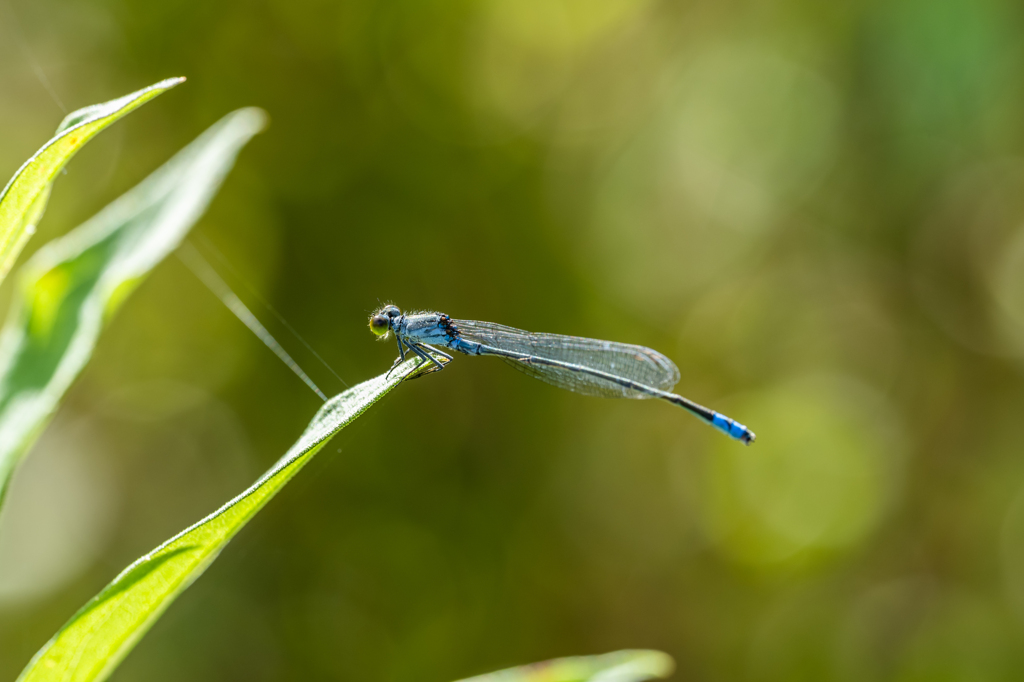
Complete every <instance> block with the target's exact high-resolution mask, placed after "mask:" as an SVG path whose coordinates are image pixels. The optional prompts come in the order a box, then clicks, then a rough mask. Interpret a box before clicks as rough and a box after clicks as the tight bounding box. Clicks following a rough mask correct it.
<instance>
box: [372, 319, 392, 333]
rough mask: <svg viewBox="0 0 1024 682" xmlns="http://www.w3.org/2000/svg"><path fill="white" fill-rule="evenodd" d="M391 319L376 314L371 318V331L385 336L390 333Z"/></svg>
mask: <svg viewBox="0 0 1024 682" xmlns="http://www.w3.org/2000/svg"><path fill="white" fill-rule="evenodd" d="M390 326H391V321H390V320H389V319H388V318H386V317H384V316H383V315H374V316H373V317H371V318H370V331H371V332H373V333H374V334H376V335H377V336H384V335H385V334H387V333H388V329H389V328H390Z"/></svg>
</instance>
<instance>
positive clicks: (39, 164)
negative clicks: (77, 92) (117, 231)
mask: <svg viewBox="0 0 1024 682" xmlns="http://www.w3.org/2000/svg"><path fill="white" fill-rule="evenodd" d="M183 80H184V79H183V78H169V79H167V80H163V81H160V82H159V83H157V84H156V85H151V86H149V87H148V88H143V89H142V90H139V91H137V92H133V93H131V94H130V95H125V96H124V97H119V98H118V99H114V100H111V101H109V102H104V103H103V104H93V105H92V106H88V107H85V108H83V109H79V110H78V111H73V112H71V113H70V114H68V115H67V116H65V117H64V120H63V121H61V124H60V125H59V126H58V127H57V132H56V133H55V134H54V136H53V139H51V140H50V141H49V142H47V143H46V144H45V145H43V147H42V148H41V149H40V150H39V151H38V152H36V153H35V154H33V155H32V158H30V159H29V160H28V161H26V162H25V164H24V165H23V166H22V167H21V168H19V169H18V172H17V173H15V174H14V177H13V178H11V179H10V181H9V182H8V183H7V186H6V187H4V190H3V192H0V281H3V279H4V277H6V276H7V273H8V271H9V270H10V269H11V266H12V265H14V261H15V260H16V259H17V258H18V254H19V253H21V250H22V249H23V248H25V244H26V243H27V242H28V240H29V238H30V237H31V236H32V235H33V234H35V231H36V225H37V224H38V223H39V220H40V218H42V217H43V212H44V211H45V210H46V202H47V200H48V199H49V197H50V189H51V187H52V185H53V179H54V178H55V177H57V173H59V172H60V171H61V170H62V169H63V168H64V166H65V164H67V162H68V161H70V160H71V157H72V156H74V155H75V153H76V152H77V151H78V150H79V149H81V148H82V147H83V146H84V145H85V143H86V142H88V141H89V140H91V139H92V138H93V137H95V136H96V135H97V134H98V133H99V132H100V131H101V130H103V129H104V128H106V127H107V126H109V125H110V124H111V123H114V122H115V121H117V120H118V119H120V118H121V117H123V116H125V115H126V114H128V113H130V112H132V111H134V110H135V109H137V108H139V107H140V106H142V105H143V104H145V103H146V102H148V101H149V100H151V99H153V98H154V97H156V96H157V95H160V94H163V93H164V92H166V91H167V90H170V89H171V88H173V87H174V86H175V85H178V84H179V83H181V82H182V81H183Z"/></svg>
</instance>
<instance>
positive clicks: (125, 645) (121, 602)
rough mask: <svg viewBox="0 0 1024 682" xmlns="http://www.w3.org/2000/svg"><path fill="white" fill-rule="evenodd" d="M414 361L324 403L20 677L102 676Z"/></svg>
mask: <svg viewBox="0 0 1024 682" xmlns="http://www.w3.org/2000/svg"><path fill="white" fill-rule="evenodd" d="M420 364H421V360H420V359H419V358H413V359H411V360H409V361H407V362H406V363H404V364H403V365H400V366H399V367H398V368H396V369H395V370H394V371H392V372H389V373H388V374H382V375H380V376H378V377H376V378H374V379H370V380H369V381H365V382H363V383H361V384H359V385H357V386H354V387H352V388H350V389H349V390H347V391H345V392H344V393H341V394H339V395H337V396H335V397H334V398H331V399H330V400H329V401H327V402H326V403H325V404H324V406H323V407H321V408H320V410H319V411H318V412H317V414H316V415H315V416H314V417H313V420H312V421H311V422H310V424H309V426H308V427H307V428H306V430H305V431H304V432H303V434H302V435H301V436H300V438H299V439H298V441H296V443H295V444H294V445H293V446H292V447H291V448H290V449H289V450H288V452H287V453H285V455H284V456H283V457H281V459H280V460H278V462H277V463H276V464H274V466H272V467H271V468H270V469H269V470H268V471H267V472H266V473H265V474H264V475H263V476H261V477H260V478H259V479H258V480H257V481H256V482H255V483H254V484H253V485H252V486H250V487H249V488H248V489H246V490H245V491H244V492H242V493H241V494H240V495H238V496H237V497H235V498H234V499H232V500H231V501H229V502H228V503H227V504H225V505H224V506H222V507H221V508H220V509H218V510H217V511H216V512H214V513H213V514H210V515H209V516H207V517H206V518H205V519H203V520H201V521H199V522H198V523H196V524H194V525H192V526H190V527H189V528H186V529H185V530H183V531H182V532H181V533H179V534H178V535H176V536H174V537H172V538H171V539H170V540H167V541H166V542H164V543H163V544H161V545H160V546H159V547H157V548H156V549H154V550H153V551H152V552H150V553H148V554H146V555H144V556H143V557H141V558H140V559H138V560H137V561H136V562H134V563H133V564H131V565H130V566H128V567H127V568H126V569H125V570H124V571H122V572H121V574H120V575H118V576H117V577H116V578H115V579H114V580H113V581H112V582H111V583H110V584H109V585H107V587H106V588H104V589H103V590H102V591H101V592H100V593H99V594H98V595H96V596H95V597H94V598H93V599H92V600H90V601H89V602H88V603H87V604H86V605H85V606H83V607H82V609H81V610H79V612H78V613H77V614H75V615H74V616H73V617H72V618H71V620H70V621H68V623H67V624H66V625H65V626H64V627H63V628H61V629H60V630H59V631H58V632H57V634H56V635H54V637H53V638H52V639H51V640H50V641H49V642H47V643H46V645H45V646H44V647H43V648H42V649H41V650H40V651H39V652H38V653H37V654H36V655H35V657H33V659H32V661H31V662H30V663H29V664H28V666H27V667H26V668H25V670H24V671H23V672H22V674H21V676H19V677H18V681H19V682H51V681H53V680H61V681H62V682H94V681H96V680H103V679H106V677H108V676H109V675H110V673H112V672H113V670H114V669H115V668H116V667H117V665H118V664H119V663H120V662H121V661H122V660H123V659H124V657H125V656H126V655H127V654H128V653H129V652H130V651H131V649H132V647H134V646H135V644H136V643H137V642H138V641H139V639H141V638H142V636H143V635H144V634H145V633H146V631H147V630H148V629H149V628H150V627H152V625H153V623H155V622H156V620H157V619H158V618H159V617H160V615H161V614H163V612H164V611H165V610H166V609H167V608H168V607H169V606H170V605H171V603H172V602H173V601H174V599H175V598H177V596H178V595H179V594H181V593H182V592H183V591H184V590H185V589H187V588H188V586H189V585H191V584H192V582H194V581H195V580H196V578H198V577H199V576H200V575H201V574H202V573H203V571H205V570H206V568H207V567H208V566H209V565H210V564H211V563H212V562H213V561H214V560H215V559H216V558H217V556H218V555H219V554H220V552H221V550H222V549H223V548H224V546H225V545H227V543H228V542H229V541H230V540H231V539H232V538H233V537H234V536H235V534H237V533H238V532H239V531H240V530H241V529H242V527H244V526H245V524H246V523H247V522H248V521H249V519H251V518H252V517H253V516H255V515H256V513H257V512H259V510H260V509H262V508H263V507H264V506H265V505H266V504H267V502H269V501H270V499H271V498H273V497H274V495H276V494H277V493H278V492H279V491H280V490H281V488H283V487H284V485H285V484H286V483H288V481H289V480H291V479H292V477H294V476H295V474H297V473H298V471H299V470H300V469H301V468H302V467H303V466H305V465H306V463H308V462H309V460H310V459H312V458H313V457H314V456H315V455H316V453H317V452H319V450H320V449H321V448H322V447H323V446H324V445H325V444H326V443H327V442H328V441H329V440H330V439H331V438H332V437H333V436H334V435H335V434H336V433H338V431H340V430H341V429H343V428H344V427H345V426H347V425H348V424H350V423H351V422H352V421H354V420H355V419H356V418H358V417H359V416H360V415H361V414H362V413H363V412H365V411H366V410H367V409H368V408H369V407H370V406H371V405H373V404H374V403H375V402H377V401H378V400H380V399H381V398H382V397H384V396H385V395H386V394H387V393H389V392H390V391H391V390H392V389H394V387H395V386H397V385H398V384H399V383H401V382H402V381H403V380H404V379H405V378H406V377H408V376H410V375H411V374H413V373H414V372H415V371H416V370H417V368H418V367H419V366H420Z"/></svg>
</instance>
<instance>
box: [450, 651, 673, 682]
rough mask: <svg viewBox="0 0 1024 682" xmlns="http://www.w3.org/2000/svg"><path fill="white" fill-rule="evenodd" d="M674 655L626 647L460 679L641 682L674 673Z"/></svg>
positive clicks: (483, 681)
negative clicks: (604, 652)
mask: <svg viewBox="0 0 1024 682" xmlns="http://www.w3.org/2000/svg"><path fill="white" fill-rule="evenodd" d="M674 668H675V663H674V662H673V661H672V657H671V656H669V655H668V654H664V653H662V652H660V651H650V650H644V649H632V650H631V649H626V650H624V651H615V652H612V653H610V654H601V655H600V656H573V657H570V658H556V659H554V660H552V661H544V662H543V663H534V664H532V665H524V666H521V667H519V668H509V669H508V670H499V671H498V672H496V673H488V674H487V675H480V676H478V677H470V678H468V679H465V680H460V682H640V680H651V679H654V678H656V677H667V676H668V675H671V674H672V670H673V669H674Z"/></svg>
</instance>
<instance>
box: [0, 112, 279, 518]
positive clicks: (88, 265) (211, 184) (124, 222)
mask: <svg viewBox="0 0 1024 682" xmlns="http://www.w3.org/2000/svg"><path fill="white" fill-rule="evenodd" d="M264 118H265V116H264V114H263V112H262V111H260V110H259V109H242V110H239V111H236V112H234V113H232V114H229V115H228V116H226V117H225V118H224V119H222V120H221V121H220V122H219V123H217V124H216V125H214V126H213V127H211V128H210V129H209V130H208V131H206V132H205V133H204V134H203V135H201V136H200V137H199V138H198V139H197V140H196V141H195V142H193V143H192V144H190V145H189V146H188V147H186V148H185V149H183V150H182V151H181V152H179V153H178V154H176V155H175V156H174V158H172V159H171V160H170V161H168V162H167V163H166V164H164V165H163V166H161V167H160V168H159V169H158V170H157V171H156V172H154V173H153V174H152V175H150V176H149V177H148V178H146V180H144V181H143V182H142V183H140V184H139V185H138V186H136V187H135V188H134V189H132V190H131V191H129V192H128V193H126V194H124V195H123V196H122V197H120V198H119V199H118V200H117V201H115V202H114V203H112V204H110V205H109V206H107V207H106V208H105V209H103V210H102V211H100V212H99V213H98V214H97V215H96V216H95V217H93V218H92V219H91V220H89V221H88V222H86V223H85V224H84V225H82V226H81V227H79V228H77V229H76V230H74V231H72V232H71V233H69V234H68V235H66V236H65V237H62V238H61V239H58V240H56V241H53V242H51V243H49V244H47V245H46V246H45V247H44V248H42V249H40V250H39V251H38V252H36V254H35V255H34V256H33V257H32V259H31V260H30V261H29V262H28V263H27V264H26V265H25V268H24V274H23V275H22V276H21V277H20V280H21V281H20V282H19V287H18V293H17V299H16V301H15V303H14V305H13V307H12V308H11V311H10V313H9V314H8V320H7V323H6V324H5V325H4V327H3V329H2V330H0V502H2V501H3V497H4V492H5V491H6V488H7V485H8V481H9V479H10V475H11V473H12V472H13V471H14V468H15V466H17V464H18V462H19V461H20V460H21V458H22V457H23V456H24V454H25V452H26V451H27V450H28V449H29V448H30V447H31V446H32V443H33V442H34V441H35V439H36V438H37V437H38V436H39V433H40V432H41V431H42V429H43V428H44V427H45V425H46V424H47V423H48V422H49V421H50V418H51V417H52V416H53V413H54V412H55V411H56V410H57V406H58V405H59V404H60V400H61V398H62V397H63V396H64V393H65V392H66V391H67V389H68V387H69V386H70V385H71V382H72V381H74V380H75V377H77V376H78V374H79V372H81V371H82V368H84V367H85V365H86V363H88V362H89V358H90V357H92V353H93V349H94V348H95V346H96V342H97V340H98V339H99V335H100V331H101V329H102V327H103V325H104V323H105V322H107V321H108V320H109V319H110V317H111V315H112V314H113V313H114V312H115V311H116V310H117V309H118V308H119V307H120V306H121V304H122V303H123V302H124V300H125V298H126V297H127V296H128V294H130V293H131V292H132V291H133V290H134V289H135V287H137V286H138V285H139V283H140V282H141V281H142V279H143V278H144V277H145V276H146V275H147V274H148V273H149V271H150V270H152V269H153V268H154V267H155V266H156V265H158V264H159V263H160V262H161V261H162V260H163V259H164V258H165V257H166V256H167V254H169V253H171V252H172V251H173V250H174V249H175V248H177V246H178V245H179V244H180V243H181V241H182V239H184V238H185V235H187V234H188V231H189V230H190V229H191V228H192V226H193V225H194V224H195V222H196V220H197V219H198V218H199V216H201V215H202V214H203V212H204V211H205V210H206V207H207V206H208V205H209V203H210V200H211V199H212V198H213V197H214V195H216V193H217V190H218V189H219V187H220V185H221V182H223V180H224V177H225V176H226V175H227V173H228V171H229V170H231V167H232V166H233V165H234V162H235V157H236V156H237V155H238V152H239V150H240V149H241V148H242V147H243V146H244V145H245V143H246V142H248V141H249V139H250V138H252V136H253V135H255V134H256V133H257V132H259V131H260V130H261V129H262V128H263V125H264Z"/></svg>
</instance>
